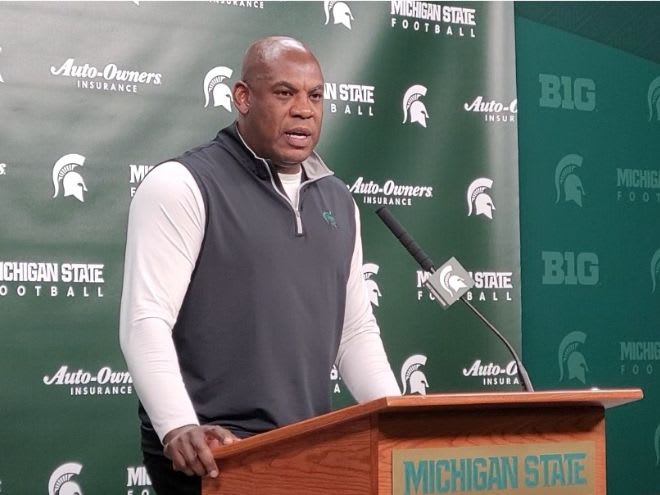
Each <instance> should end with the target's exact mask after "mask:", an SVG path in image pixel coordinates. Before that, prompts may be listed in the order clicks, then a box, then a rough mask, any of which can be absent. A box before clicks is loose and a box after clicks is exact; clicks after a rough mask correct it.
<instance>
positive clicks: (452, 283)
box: [440, 265, 467, 297]
mask: <svg viewBox="0 0 660 495" xmlns="http://www.w3.org/2000/svg"><path fill="white" fill-rule="evenodd" d="M440 286H441V287H442V288H443V289H444V290H445V291H447V293H448V294H449V296H450V297H454V295H456V294H457V293H458V292H459V291H460V290H461V289H467V284H466V283H465V280H463V279H462V278H461V277H459V276H458V275H455V274H454V267H453V266H451V265H447V266H445V267H444V268H443V269H442V270H441V271H440Z"/></svg>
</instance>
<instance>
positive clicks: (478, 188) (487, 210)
mask: <svg viewBox="0 0 660 495" xmlns="http://www.w3.org/2000/svg"><path fill="white" fill-rule="evenodd" d="M492 187H493V180H492V179H488V178H487V177H481V178H479V179H476V180H474V181H472V183H471V184H470V185H469V186H468V188H467V195H466V198H467V204H468V217H469V216H471V215H472V213H473V212H474V214H475V215H484V216H485V217H488V218H490V219H491V220H492V219H493V211H494V210H495V205H494V204H493V199H492V198H491V197H490V195H489V194H488V192H487V191H488V190H489V189H492Z"/></svg>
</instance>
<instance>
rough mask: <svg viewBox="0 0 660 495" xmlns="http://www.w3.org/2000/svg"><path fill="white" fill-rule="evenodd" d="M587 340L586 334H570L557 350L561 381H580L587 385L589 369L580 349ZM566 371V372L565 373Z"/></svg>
mask: <svg viewBox="0 0 660 495" xmlns="http://www.w3.org/2000/svg"><path fill="white" fill-rule="evenodd" d="M586 340H587V334H586V333H584V332H578V331H575V332H570V333H569V334H568V335H566V336H565V337H564V338H563V339H562V341H561V343H560V344H559V348H558V350H557V357H558V360H559V381H560V382H563V381H564V380H566V381H569V380H579V381H580V382H582V383H583V384H586V383H587V372H588V371H589V367H588V366H587V361H586V359H585V358H584V355H583V354H582V352H580V349H581V348H582V346H583V345H584V343H585V341H586ZM564 370H566V372H564Z"/></svg>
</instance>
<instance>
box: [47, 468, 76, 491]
mask: <svg viewBox="0 0 660 495" xmlns="http://www.w3.org/2000/svg"><path fill="white" fill-rule="evenodd" d="M80 471H82V464H78V463H77V462H68V463H66V464H62V465H61V466H60V467H58V468H57V469H56V470H55V471H53V474H51V475H50V479H49V480H48V495H83V491H82V489H81V488H80V485H79V484H78V483H76V482H75V481H73V480H72V478H73V477H74V476H75V475H77V474H80Z"/></svg>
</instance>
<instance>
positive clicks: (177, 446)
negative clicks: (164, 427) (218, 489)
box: [163, 425, 240, 478]
mask: <svg viewBox="0 0 660 495" xmlns="http://www.w3.org/2000/svg"><path fill="white" fill-rule="evenodd" d="M214 440H217V441H219V442H220V443H221V444H222V445H230V444H232V443H234V442H236V441H239V440H240V438H238V437H237V436H235V435H234V434H233V433H232V432H230V431H229V430H227V429H226V428H222V427H221V426H216V425H202V426H199V425H186V426H181V427H180V428H176V429H174V430H172V431H170V432H168V433H167V435H165V437H164V438H163V445H164V452H165V456H167V458H168V459H170V460H171V461H172V467H173V468H174V470H175V471H181V472H184V473H186V474H187V475H189V476H192V475H194V474H196V475H197V476H206V475H209V476H210V477H211V478H216V477H217V476H218V465H217V464H216V463H215V459H213V454H212V453H211V449H210V447H209V444H210V443H211V442H213V441H214Z"/></svg>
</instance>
